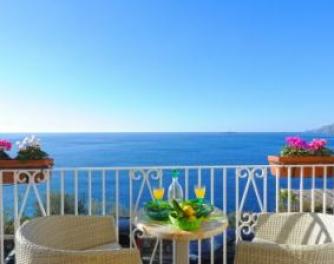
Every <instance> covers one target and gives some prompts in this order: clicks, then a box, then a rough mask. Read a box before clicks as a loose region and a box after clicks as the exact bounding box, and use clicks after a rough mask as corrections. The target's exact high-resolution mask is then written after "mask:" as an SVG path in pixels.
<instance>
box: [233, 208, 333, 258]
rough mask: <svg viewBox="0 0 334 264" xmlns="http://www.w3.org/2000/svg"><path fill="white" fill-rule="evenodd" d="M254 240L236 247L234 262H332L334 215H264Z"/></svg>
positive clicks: (260, 217) (243, 242) (258, 224)
mask: <svg viewBox="0 0 334 264" xmlns="http://www.w3.org/2000/svg"><path fill="white" fill-rule="evenodd" d="M255 231H256V232H255V233H256V235H255V238H254V240H253V241H252V242H246V241H240V242H238V243H237V246H236V257H235V264H333V263H334V216H333V215H328V214H316V213H276V214H269V213H265V214H261V215H260V216H259V218H258V222H257V225H256V228H255Z"/></svg>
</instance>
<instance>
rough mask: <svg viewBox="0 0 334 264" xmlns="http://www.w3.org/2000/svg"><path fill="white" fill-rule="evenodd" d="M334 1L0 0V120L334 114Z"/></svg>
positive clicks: (202, 126) (62, 127)
mask: <svg viewBox="0 0 334 264" xmlns="http://www.w3.org/2000/svg"><path fill="white" fill-rule="evenodd" d="M333 12H334V2H333V1H305V0H304V1H297V0H296V1H291V0H276V1H268V0H261V1H260V0H249V1H247V0H243V1H237V0H236V1H227V0H225V1H199V0H198V1H194V0H189V1H187V0H182V1H180V0H174V1H173V0H170V1H162V0H161V1H155V0H154V1H153V0H152V1H145V0H142V1H138V0H136V1H124V0H121V1H111V0H110V1H107V0H106V1H83V0H80V1H79V0H77V1H74V0H72V1H68V0H59V1H53V0H50V1H47V0H40V1H35V0H31V1H16V0H2V1H0V91H1V102H0V111H1V114H0V124H1V125H0V132H10V131H12V132H17V131H23V132H27V131H33V132H35V131H43V132H48V131H55V132H57V131H117V132H119V131H176V132H179V131H301V130H305V129H309V128H313V127H317V126H320V125H323V124H327V123H332V122H334V117H333V110H332V105H333V100H334V99H333V98H334V97H333V96H334V87H333V83H334V74H333V73H334V49H333V47H334V31H333V28H334V16H333Z"/></svg>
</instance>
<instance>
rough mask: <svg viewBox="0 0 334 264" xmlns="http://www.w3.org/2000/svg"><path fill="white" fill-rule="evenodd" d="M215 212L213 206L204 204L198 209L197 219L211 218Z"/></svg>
mask: <svg viewBox="0 0 334 264" xmlns="http://www.w3.org/2000/svg"><path fill="white" fill-rule="evenodd" d="M213 210H214V207H213V205H212V204H202V205H200V206H199V207H198V208H196V217H198V218H200V217H207V216H209V215H210V214H211V213H212V212H213Z"/></svg>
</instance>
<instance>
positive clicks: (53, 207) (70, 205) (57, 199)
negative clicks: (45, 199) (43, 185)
mask: <svg viewBox="0 0 334 264" xmlns="http://www.w3.org/2000/svg"><path fill="white" fill-rule="evenodd" d="M60 204H61V194H60V193H51V194H50V214H51V215H59V214H60V213H61V206H60ZM74 204H75V198H74V195H72V194H64V213H65V214H74V213H75V207H74ZM78 213H79V214H87V213H88V209H87V208H86V206H85V204H84V202H83V201H82V200H81V199H79V200H78ZM41 215H42V214H41V211H40V209H39V205H38V203H35V211H34V217H38V216H41Z"/></svg>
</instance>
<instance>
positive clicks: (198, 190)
mask: <svg viewBox="0 0 334 264" xmlns="http://www.w3.org/2000/svg"><path fill="white" fill-rule="evenodd" d="M195 195H196V198H197V199H199V200H200V201H203V199H204V196H205V186H195Z"/></svg>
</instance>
